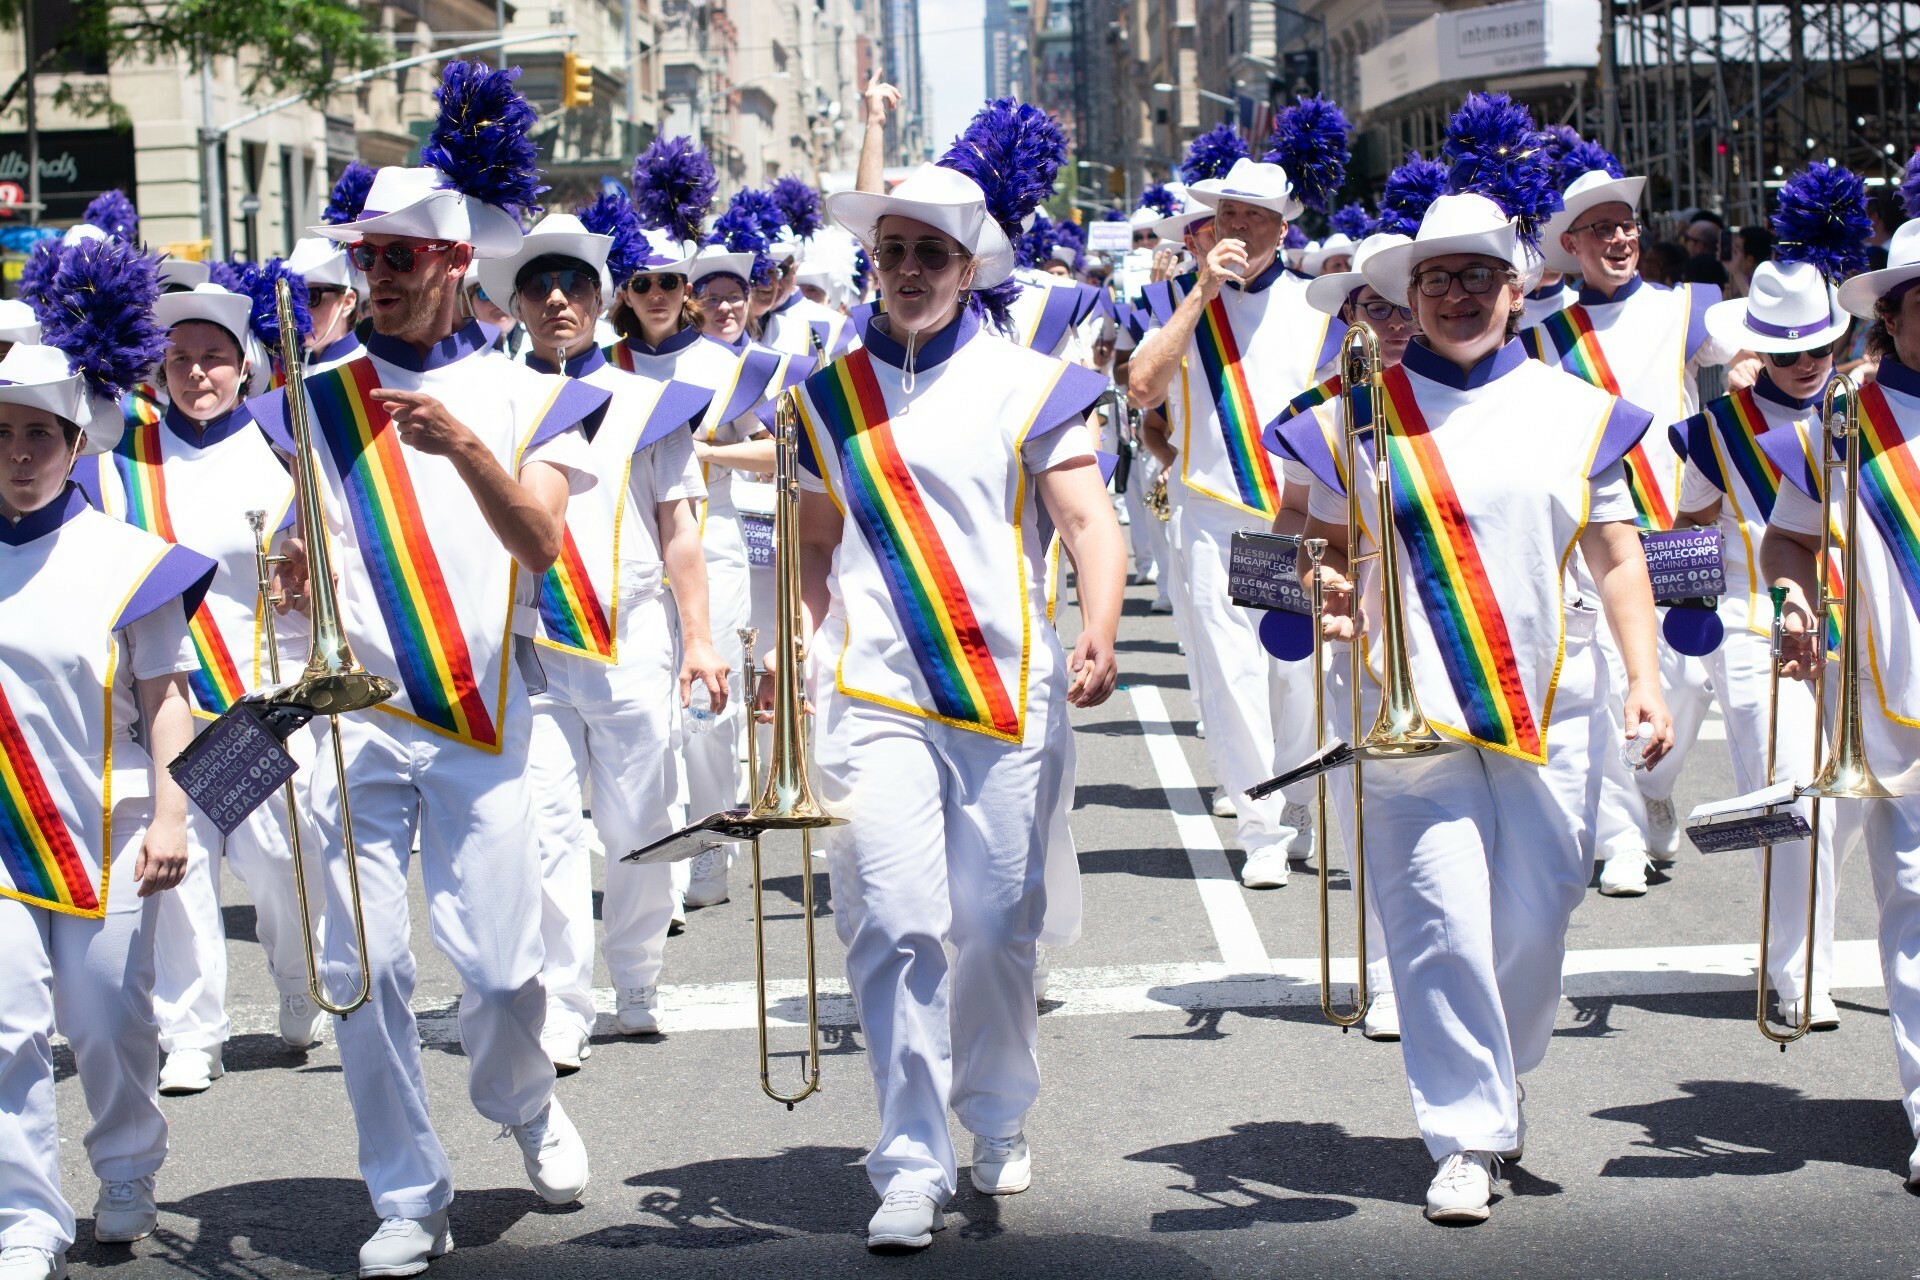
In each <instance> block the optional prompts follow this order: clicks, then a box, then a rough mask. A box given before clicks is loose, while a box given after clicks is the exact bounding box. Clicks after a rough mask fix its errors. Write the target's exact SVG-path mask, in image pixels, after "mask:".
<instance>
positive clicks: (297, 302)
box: [240, 258, 313, 359]
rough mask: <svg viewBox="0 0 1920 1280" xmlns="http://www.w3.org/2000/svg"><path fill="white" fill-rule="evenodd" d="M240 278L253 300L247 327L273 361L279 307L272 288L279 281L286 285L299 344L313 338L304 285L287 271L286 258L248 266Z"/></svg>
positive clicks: (277, 342) (277, 348) (276, 352)
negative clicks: (290, 298) (283, 281)
mask: <svg viewBox="0 0 1920 1280" xmlns="http://www.w3.org/2000/svg"><path fill="white" fill-rule="evenodd" d="M240 279H241V283H242V284H244V285H245V286H246V291H247V295H248V296H249V297H251V298H252V299H253V312H252V314H251V315H249V316H248V317H247V327H248V328H250V329H252V330H253V336H254V337H256V338H258V339H259V340H260V345H261V346H263V347H265V348H266V349H267V352H268V353H269V354H270V355H272V356H273V357H275V358H276V359H277V358H278V357H279V354H280V304H279V300H278V298H277V297H276V296H275V295H276V292H277V290H276V289H275V287H274V286H275V285H277V284H278V283H279V282H280V281H282V280H285V281H286V282H287V292H288V293H289V294H290V295H291V296H292V300H293V327H294V330H295V332H297V333H298V334H299V335H300V339H301V341H302V342H304V341H306V340H307V339H308V338H311V337H312V336H313V314H312V313H311V312H310V311H308V310H307V286H306V282H305V281H303V280H302V279H301V278H300V277H299V276H297V275H295V274H293V272H291V271H289V270H287V263H286V259H284V258H269V259H267V260H266V261H265V262H263V263H261V264H260V265H259V266H249V267H247V268H246V269H245V270H244V271H242V272H241V273H240Z"/></svg>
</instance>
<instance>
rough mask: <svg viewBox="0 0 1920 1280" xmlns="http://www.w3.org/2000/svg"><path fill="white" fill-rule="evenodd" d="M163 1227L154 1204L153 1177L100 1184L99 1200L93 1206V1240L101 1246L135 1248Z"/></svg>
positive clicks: (103, 1181) (105, 1181)
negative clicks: (131, 1245) (134, 1245)
mask: <svg viewBox="0 0 1920 1280" xmlns="http://www.w3.org/2000/svg"><path fill="white" fill-rule="evenodd" d="M159 1224H160V1211H159V1210H158V1209H157V1208H155V1207H154V1203H153V1175H152V1174H148V1175H147V1176H146V1177H144V1178H134V1179H133V1180H131V1181H128V1182H110V1181H108V1180H107V1179H105V1178H102V1179H101V1180H100V1198H99V1199H98V1200H95V1201H94V1202H93V1238H94V1240H95V1241H97V1242H98V1243H100V1244H132V1243H133V1242H134V1241H135V1240H145V1239H146V1238H147V1237H148V1236H150V1235H152V1234H153V1229H154V1228H155V1227H156V1226H158V1225H159Z"/></svg>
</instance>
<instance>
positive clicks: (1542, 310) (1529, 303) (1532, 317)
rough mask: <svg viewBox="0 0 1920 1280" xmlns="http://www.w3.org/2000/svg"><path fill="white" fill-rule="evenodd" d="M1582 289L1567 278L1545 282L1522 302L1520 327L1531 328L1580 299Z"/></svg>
mask: <svg viewBox="0 0 1920 1280" xmlns="http://www.w3.org/2000/svg"><path fill="white" fill-rule="evenodd" d="M1579 297H1580V290H1578V289H1576V288H1575V287H1574V286H1572V285H1570V284H1568V283H1567V282H1566V281H1565V280H1559V281H1556V282H1555V283H1553V284H1543V285H1541V286H1540V287H1539V288H1537V289H1535V290H1533V291H1532V292H1531V293H1529V294H1527V296H1526V299H1525V300H1524V301H1523V302H1522V303H1521V304H1520V327H1521V328H1522V329H1531V328H1533V326H1534V325H1537V324H1539V323H1540V322H1541V321H1542V320H1545V319H1546V318H1547V317H1548V316H1550V315H1552V314H1553V313H1554V312H1556V311H1560V310H1564V309H1565V308H1566V307H1568V306H1569V305H1571V304H1572V303H1574V302H1576V301H1578V300H1579Z"/></svg>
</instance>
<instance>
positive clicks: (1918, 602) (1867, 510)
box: [1765, 355, 1920, 1179]
mask: <svg viewBox="0 0 1920 1280" xmlns="http://www.w3.org/2000/svg"><path fill="white" fill-rule="evenodd" d="M1861 408H1862V410H1863V412H1862V414H1861V432H1862V436H1863V443H1864V444H1865V450H1864V452H1863V453H1862V455H1861V467H1862V472H1861V485H1860V488H1861V498H1862V500H1861V505H1860V522H1859V541H1860V545H1859V548H1858V555H1859V571H1860V584H1859V585H1860V612H1861V615H1862V618H1863V624H1864V625H1863V626H1862V627H1861V628H1860V629H1859V630H1858V631H1856V633H1855V635H1854V636H1853V637H1851V639H1852V642H1853V643H1854V644H1855V645H1857V646H1858V650H1857V651H1858V653H1859V656H1860V666H1859V669H1860V678H1861V681H1862V683H1863V688H1862V689H1861V703H1862V714H1863V716H1864V725H1865V729H1866V741H1867V761H1868V763H1869V764H1870V765H1871V766H1872V767H1873V771H1874V772H1875V773H1876V774H1877V775H1878V776H1879V778H1880V780H1881V781H1882V782H1884V783H1886V784H1887V785H1888V787H1890V788H1891V789H1892V790H1894V791H1896V792H1905V794H1904V795H1901V796H1899V797H1898V798H1896V799H1892V800H1858V801H1855V800H1842V801H1839V802H1837V806H1838V807H1839V808H1840V809H1841V810H1843V811H1844V810H1854V811H1855V818H1856V820H1857V821H1859V822H1860V823H1862V825H1863V827H1864V836H1865V840H1866V847H1867V858H1868V861H1869V862H1870V863H1871V865H1872V868H1873V887H1874V892H1875V895H1876V896H1877V897H1878V898H1879V901H1880V969H1881V977H1882V979H1883V980H1884V981H1885V983H1886V990H1887V1010H1888V1013H1889V1014H1890V1015H1891V1022H1892V1026H1893V1050H1894V1058H1895V1061H1896V1063H1897V1064H1898V1066H1899V1071H1900V1093H1901V1102H1902V1104H1903V1105H1904V1106H1905V1108H1906V1112H1907V1123H1908V1126H1909V1127H1910V1128H1911V1129H1912V1130H1913V1132H1914V1134H1915V1135H1916V1136H1920V767H1917V766H1920V538H1916V530H1920V520H1916V518H1915V517H1916V512H1920V372H1915V371H1914V370H1912V369H1909V368H1907V367H1906V366H1905V365H1903V364H1901V363H1900V362H1899V361H1898V360H1897V359H1895V358H1894V357H1893V356H1891V355H1889V356H1885V357H1883V358H1882V359H1881V361H1880V370H1879V376H1878V379H1877V381H1876V382H1875V383H1874V384H1873V385H1871V386H1869V387H1867V388H1865V389H1864V391H1863V392H1862V395H1861ZM1765 439H1766V445H1765V447H1766V450H1767V453H1768V455H1769V456H1770V457H1771V458H1772V459H1773V461H1774V462H1775V463H1776V464H1777V465H1779V466H1780V468H1781V469H1782V471H1783V472H1784V474H1785V477H1786V479H1787V480H1788V481H1789V482H1790V483H1788V484H1783V485H1781V486H1780V492H1779V495H1778V497H1777V498H1776V499H1775V501H1774V504H1773V514H1772V518H1771V521H1770V523H1772V524H1773V525H1776V526H1778V527H1779V528H1781V529H1784V530H1787V531H1788V532H1791V533H1798V534H1801V535H1805V536H1810V537H1814V538H1817V537H1818V536H1819V532H1820V521H1821V517H1822V515H1823V514H1827V515H1828V516H1829V518H1830V519H1832V520H1833V521H1834V522H1835V523H1836V524H1837V525H1839V526H1840V527H1842V528H1844V527H1845V524H1844V522H1845V519H1846V515H1845V508H1844V507H1843V506H1842V503H1844V502H1845V501H1846V495H1845V491H1844V485H1843V482H1842V480H1841V476H1840V473H1838V472H1836V473H1835V491H1834V495H1833V506H1832V508H1831V509H1830V511H1829V512H1827V513H1823V512H1822V511H1821V508H1820V504H1819V502H1818V501H1817V500H1816V499H1814V498H1813V497H1811V496H1809V495H1811V494H1814V493H1816V492H1818V485H1817V483H1816V481H1815V479H1814V476H1813V474H1812V470H1811V468H1812V466H1813V465H1816V464H1817V462H1818V459H1819V456H1820V443H1819V440H1818V437H1817V436H1814V437H1809V436H1806V435H1802V434H1800V433H1796V434H1795V436H1794V437H1788V436H1786V435H1785V434H1784V433H1781V434H1780V435H1779V437H1778V438H1775V435H1774V433H1772V432H1769V433H1768V434H1767V437H1765ZM1863 633H1864V634H1863ZM1837 671H1838V664H1837V663H1829V664H1828V667H1827V673H1828V676H1829V678H1831V677H1833V676H1834V675H1836V674H1837ZM1836 697H1837V695H1836V693H1835V691H1834V690H1833V689H1832V688H1829V690H1828V693H1827V707H1828V709H1829V715H1831V714H1832V708H1833V706H1834V705H1835V699H1836ZM1805 745H1806V744H1805V741H1804V740H1802V741H1801V742H1799V743H1795V744H1792V745H1790V746H1789V747H1787V748H1786V749H1788V750H1793V751H1796V752H1797V751H1800V750H1802V749H1804V747H1805ZM1907 1168H1908V1177H1909V1178H1914V1179H1920V1145H1916V1147H1915V1149H1914V1152H1913V1154H1912V1156H1911V1157H1909V1159H1908V1162H1907Z"/></svg>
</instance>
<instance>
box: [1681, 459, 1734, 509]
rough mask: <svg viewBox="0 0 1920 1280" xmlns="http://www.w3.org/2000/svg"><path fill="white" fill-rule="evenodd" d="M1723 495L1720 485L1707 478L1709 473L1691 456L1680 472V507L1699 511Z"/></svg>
mask: <svg viewBox="0 0 1920 1280" xmlns="http://www.w3.org/2000/svg"><path fill="white" fill-rule="evenodd" d="M1722 496H1723V495H1722V494H1721V492H1720V490H1719V487H1718V486H1716V485H1715V484H1714V483H1713V481H1711V480H1709V479H1707V473H1706V472H1704V471H1702V470H1701V469H1700V468H1699V467H1698V466H1696V465H1695V464H1694V462H1693V460H1692V459H1691V458H1689V459H1688V460H1687V461H1686V463H1685V465H1684V467H1683V469H1682V470H1681V473H1680V509H1681V510H1682V511H1698V510H1699V509H1700V508H1702V507H1706V506H1711V505H1712V504H1713V503H1715V502H1717V501H1719V500H1720V498H1721V497H1722Z"/></svg>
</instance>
